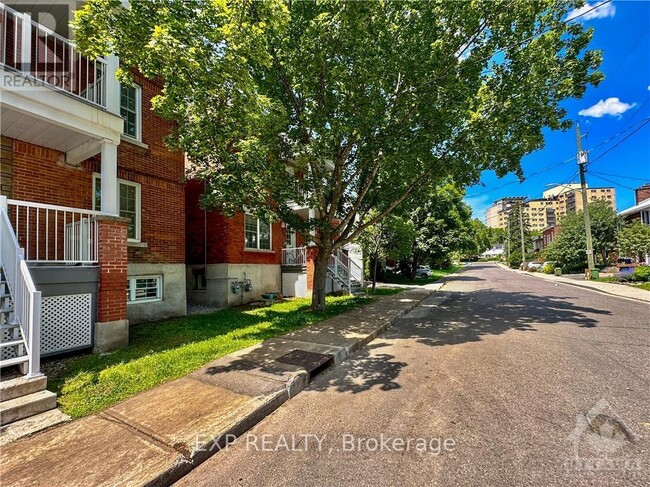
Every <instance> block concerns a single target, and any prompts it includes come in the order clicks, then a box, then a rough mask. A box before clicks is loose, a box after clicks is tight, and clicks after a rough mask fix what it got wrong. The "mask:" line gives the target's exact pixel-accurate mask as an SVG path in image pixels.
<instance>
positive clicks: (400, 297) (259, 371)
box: [0, 289, 431, 487]
mask: <svg viewBox="0 0 650 487" xmlns="http://www.w3.org/2000/svg"><path fill="white" fill-rule="evenodd" d="M430 293H431V291H429V290H424V289H409V290H406V291H404V292H402V293H399V294H395V295H392V296H382V297H379V298H378V299H376V300H375V301H374V302H373V303H371V304H369V305H366V306H362V307H360V308H357V309H355V310H352V311H349V312H347V313H345V314H342V315H339V316H337V317H334V318H331V319H329V320H326V321H323V322H320V323H318V324H316V325H313V326H310V327H307V328H303V329H301V330H297V331H295V332H293V333H289V334H288V335H284V336H281V337H278V338H274V339H271V340H268V341H266V342H263V343H261V344H259V345H255V346H253V347H250V348H247V349H244V350H240V351H238V352H236V353H234V354H232V355H228V356H226V357H222V358H220V359H218V360H215V361H213V362H211V363H209V364H207V365H206V366H204V367H203V368H201V369H199V370H197V371H195V372H193V373H191V374H189V375H188V376H185V377H183V378H181V379H177V380H174V381H171V382H168V383H165V384H162V385H160V386H158V387H155V388H153V389H151V390H149V391H146V392H143V393H141V394H139V395H137V396H135V397H132V398H130V399H127V400H125V401H123V402H121V403H119V404H117V405H115V406H113V407H111V408H109V409H106V410H104V411H102V412H101V413H99V414H97V415H94V416H89V417H86V418H82V419H79V420H77V421H74V422H72V423H68V424H64V425H60V426H58V427H55V428H52V429H50V430H47V431H43V432H41V433H37V434H35V435H34V436H31V437H28V438H23V439H20V440H17V441H15V442H13V443H10V444H8V445H6V446H5V447H3V448H2V451H1V452H0V464H1V465H2V474H1V479H0V481H1V483H2V485H16V486H18V485H35V486H40V485H43V486H45V485H47V486H48V487H57V486H61V487H63V486H75V485H79V486H87V485H92V486H113V485H120V486H136V485H169V484H171V483H172V482H174V481H176V480H178V479H179V478H180V477H182V476H183V475H185V474H187V473H188V472H189V471H190V470H192V469H193V468H195V467H196V466H197V465H198V464H200V463H201V462H203V461H205V460H206V459H207V458H208V457H210V456H211V455H213V454H215V453H216V452H217V451H218V450H219V448H220V447H222V446H223V445H224V444H225V441H226V439H231V440H232V439H233V436H232V435H234V436H239V435H241V434H243V433H244V432H246V431H247V430H248V429H250V428H251V427H252V426H253V425H255V424H256V423H258V422H259V421H261V420H262V419H263V418H264V417H265V416H267V415H268V414H270V413H271V412H273V411H274V410H275V409H277V408H278V407H279V406H280V405H281V404H282V403H284V402H285V401H287V400H288V399H291V398H292V397H293V396H295V395H296V394H298V393H299V392H300V391H302V390H303V389H304V388H305V387H306V386H307V384H308V380H309V378H308V374H307V371H306V370H305V369H304V368H301V367H298V366H293V365H288V364H285V363H280V362H277V361H276V359H277V358H279V357H281V356H283V355H285V354H287V353H289V352H291V351H293V350H296V349H298V350H304V351H307V352H316V353H320V354H331V355H332V356H333V357H334V362H335V364H339V363H340V362H342V361H343V360H345V359H346V358H347V357H348V355H350V353H352V352H354V351H355V350H358V349H359V348H361V347H363V346H364V345H365V344H367V343H368V342H370V341H371V340H373V339H374V338H375V337H377V335H379V334H380V333H381V332H382V331H384V330H386V329H387V328H388V327H389V326H390V325H391V323H392V322H393V321H394V320H395V319H397V318H399V317H401V316H402V315H404V314H405V313H408V312H409V311H410V310H412V309H413V308H414V307H416V306H417V305H418V304H419V303H420V302H421V301H422V300H424V299H425V298H426V297H427V296H429V295H430ZM228 435H231V436H228Z"/></svg>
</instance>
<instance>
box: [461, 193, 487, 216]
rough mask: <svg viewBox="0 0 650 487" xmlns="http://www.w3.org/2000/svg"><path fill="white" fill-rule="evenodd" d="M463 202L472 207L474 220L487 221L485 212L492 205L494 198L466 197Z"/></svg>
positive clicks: (484, 196)
mask: <svg viewBox="0 0 650 487" xmlns="http://www.w3.org/2000/svg"><path fill="white" fill-rule="evenodd" d="M463 201H465V203H467V204H468V205H469V206H471V207H472V218H478V219H479V220H481V221H483V220H485V210H487V209H488V208H489V207H490V206H491V205H492V197H491V196H490V195H487V194H485V195H479V196H466V197H465V198H464V199H463Z"/></svg>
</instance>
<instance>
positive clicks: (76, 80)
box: [0, 3, 108, 109]
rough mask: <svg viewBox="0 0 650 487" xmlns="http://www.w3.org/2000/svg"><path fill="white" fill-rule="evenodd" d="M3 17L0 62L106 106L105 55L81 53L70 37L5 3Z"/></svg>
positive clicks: (1, 7) (0, 10)
mask: <svg viewBox="0 0 650 487" xmlns="http://www.w3.org/2000/svg"><path fill="white" fill-rule="evenodd" d="M0 17H1V18H0V64H2V65H3V66H4V67H6V68H8V69H9V70H12V71H17V72H19V73H21V74H22V75H23V76H26V77H28V78H29V79H31V80H33V81H35V82H37V83H39V84H42V85H44V86H48V87H51V88H53V89H55V90H57V91H60V92H62V93H65V94H67V95H71V96H74V97H75V98H79V99H81V100H83V101H84V102H87V103H90V104H91V105H93V106H97V107H101V108H104V109H105V108H107V106H108V104H107V100H106V94H107V87H106V83H107V78H108V77H107V74H108V69H107V68H108V64H107V61H106V60H105V59H104V58H102V57H98V58H97V59H90V58H89V57H87V56H84V55H82V54H80V53H79V51H78V49H77V46H76V45H75V43H74V42H72V41H71V40H70V39H67V38H65V37H63V36H62V35H60V34H57V33H56V32H54V31H52V30H51V29H48V28H47V27H45V26H43V25H41V24H39V23H38V22H36V21H34V20H32V19H31V16H30V15H29V14H28V13H21V12H18V11H16V10H14V9H12V8H10V7H8V6H6V5H4V4H3V3H0ZM10 30H11V31H12V32H11V33H9V31H10ZM8 35H11V38H10V39H12V41H11V42H8V41H7V40H8V39H7V38H8Z"/></svg>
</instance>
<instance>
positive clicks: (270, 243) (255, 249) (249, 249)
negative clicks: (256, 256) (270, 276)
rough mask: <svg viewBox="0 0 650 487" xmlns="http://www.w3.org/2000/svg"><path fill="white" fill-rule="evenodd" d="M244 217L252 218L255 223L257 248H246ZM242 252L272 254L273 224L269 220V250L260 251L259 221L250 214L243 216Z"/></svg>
mask: <svg viewBox="0 0 650 487" xmlns="http://www.w3.org/2000/svg"><path fill="white" fill-rule="evenodd" d="M246 216H252V217H253V218H255V220H256V221H257V239H256V242H257V247H247V246H246ZM244 250H247V251H252V252H273V222H272V221H270V220H269V248H268V249H262V248H260V219H259V218H258V217H256V216H255V215H253V214H252V213H245V214H244Z"/></svg>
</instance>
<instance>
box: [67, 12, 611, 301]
mask: <svg viewBox="0 0 650 487" xmlns="http://www.w3.org/2000/svg"><path fill="white" fill-rule="evenodd" d="M583 3H584V2H583V1H582V0H543V1H542V0H540V1H532V2H531V1H529V0H497V1H492V0H484V1H476V2H471V3H470V2H461V1H459V2H444V1H442V2H433V1H413V2H402V1H385V0H384V1H379V0H377V1H370V0H369V1H363V2H360V1H334V0H332V1H300V2H297V1H280V0H267V1H264V2H255V1H250V0H165V1H162V0H159V1H153V0H152V1H146V2H144V1H143V2H131V6H130V8H128V9H127V8H123V7H122V6H121V3H120V1H119V0H88V1H87V2H86V4H85V5H84V7H83V8H82V9H81V10H80V11H79V12H78V14H77V17H76V20H75V27H76V32H77V38H78V41H79V45H80V46H81V47H82V48H83V49H85V50H86V52H89V53H92V54H97V55H99V54H106V53H109V52H113V53H115V54H117V55H118V56H119V57H120V62H121V66H122V70H123V73H124V76H125V77H126V76H127V75H128V73H129V72H130V70H133V69H137V70H139V71H140V72H142V73H143V74H144V75H145V76H150V77H155V76H159V77H161V78H162V80H163V82H164V90H163V91H162V93H161V94H160V95H159V96H158V97H156V99H155V101H154V108H155V109H156V110H157V111H158V113H160V114H161V115H163V116H165V117H168V118H170V119H173V120H176V121H177V131H176V133H174V134H173V135H172V137H171V138H170V142H171V143H172V144H173V145H174V146H175V147H177V148H179V149H180V150H182V151H184V152H185V153H187V156H188V159H189V160H190V161H191V162H192V164H193V171H192V175H193V177H198V178H202V179H204V180H205V181H206V182H207V188H208V189H207V191H206V193H205V195H204V197H203V203H204V204H205V205H206V206H209V207H213V208H218V209H220V210H222V211H224V212H226V213H231V212H234V211H238V210H242V209H243V208H249V209H251V210H254V211H255V212H256V213H258V214H259V215H260V216H262V215H266V216H273V217H275V218H278V219H281V220H283V221H286V222H287V223H288V224H289V225H290V226H291V227H292V228H296V229H299V230H300V229H302V230H304V231H307V230H309V229H315V230H316V233H315V235H314V237H313V241H314V243H315V244H316V245H317V246H318V248H319V256H320V257H319V258H317V261H316V274H315V289H314V301H313V305H314V306H315V307H319V308H323V307H324V285H325V276H326V269H324V268H323V266H326V264H327V256H328V255H329V254H330V253H331V252H332V251H335V250H336V249H338V248H340V247H341V246H343V245H345V244H346V243H349V242H351V241H352V240H354V239H355V238H356V237H357V236H358V235H359V234H360V233H361V232H362V231H363V229H364V228H365V227H366V226H369V225H372V224H374V223H376V222H378V221H380V220H381V219H382V218H383V217H385V216H386V215H388V214H390V213H391V212H393V211H394V210H395V209H396V208H398V207H399V206H400V205H402V204H404V202H405V201H407V200H408V198H410V197H411V196H413V195H415V194H418V193H420V192H422V193H423V194H426V192H427V191H429V190H431V189H432V188H435V187H436V185H438V184H440V182H441V181H447V180H453V181H454V182H455V183H456V184H458V185H465V184H470V183H474V182H476V181H477V180H478V178H479V176H480V173H481V171H483V170H486V169H491V170H494V171H495V172H496V173H497V174H498V175H500V176H502V175H505V174H506V173H508V172H515V173H517V174H518V175H521V168H520V160H521V158H522V157H523V156H524V155H526V154H528V153H530V152H531V151H534V150H536V149H540V148H541V147H542V146H543V145H544V138H543V135H542V130H543V129H544V128H550V129H566V128H568V127H569V126H570V122H569V121H568V120H566V119H565V116H566V113H565V110H564V109H563V108H562V107H561V106H560V103H561V102H562V101H563V100H564V99H566V98H571V97H581V96H582V95H583V93H584V92H585V89H586V88H587V86H588V85H590V84H594V85H595V84H597V83H598V82H599V81H600V80H601V79H602V75H601V74H600V73H598V72H596V71H595V69H597V67H598V66H599V64H600V62H601V56H600V53H598V52H596V51H590V50H587V49H586V48H587V46H588V44H589V41H590V39H591V31H590V30H589V29H585V28H584V27H583V26H582V24H580V23H579V22H566V21H565V19H566V14H567V12H568V11H569V10H571V9H573V8H575V7H577V6H580V5H582V4H583ZM296 202H297V203H299V204H303V205H306V206H308V207H310V208H314V209H315V210H316V211H315V213H314V214H313V216H312V217H311V218H309V219H301V218H299V217H298V216H297V215H296V213H295V212H294V211H293V208H294V206H293V203H296ZM371 212H374V216H373V217H372V218H369V215H370V214H371Z"/></svg>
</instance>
